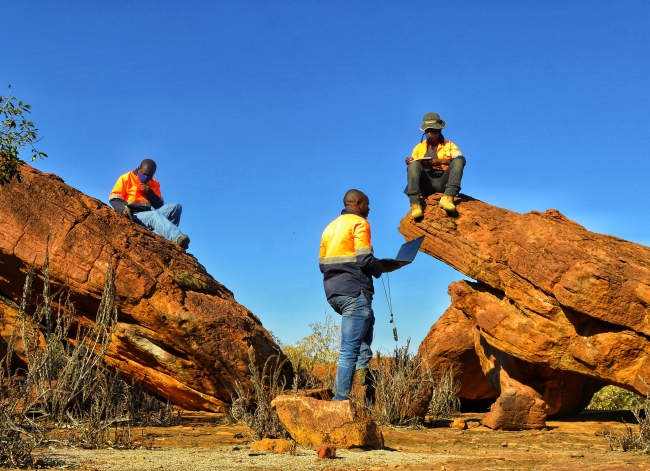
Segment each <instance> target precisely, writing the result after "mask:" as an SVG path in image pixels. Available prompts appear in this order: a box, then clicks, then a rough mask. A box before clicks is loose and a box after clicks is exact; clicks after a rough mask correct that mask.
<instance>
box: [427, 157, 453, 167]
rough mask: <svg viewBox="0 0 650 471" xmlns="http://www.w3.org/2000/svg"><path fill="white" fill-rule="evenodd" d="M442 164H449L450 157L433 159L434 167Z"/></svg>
mask: <svg viewBox="0 0 650 471" xmlns="http://www.w3.org/2000/svg"><path fill="white" fill-rule="evenodd" d="M441 165H449V159H433V160H431V166H432V167H440V166H441Z"/></svg>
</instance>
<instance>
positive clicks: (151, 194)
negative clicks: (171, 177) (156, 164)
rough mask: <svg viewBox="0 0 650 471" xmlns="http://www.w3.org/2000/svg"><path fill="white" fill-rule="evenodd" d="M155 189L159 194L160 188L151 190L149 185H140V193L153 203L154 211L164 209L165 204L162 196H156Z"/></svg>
mask: <svg viewBox="0 0 650 471" xmlns="http://www.w3.org/2000/svg"><path fill="white" fill-rule="evenodd" d="M155 189H157V190H158V193H160V189H159V188H155V187H154V188H151V187H150V186H149V185H145V184H142V185H140V191H141V192H142V193H144V196H145V198H147V200H148V201H149V203H151V206H153V208H154V209H158V208H160V207H162V206H163V205H164V204H165V202H164V201H163V199H162V196H160V195H158V194H156V191H155Z"/></svg>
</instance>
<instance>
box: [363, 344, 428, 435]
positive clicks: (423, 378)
mask: <svg viewBox="0 0 650 471" xmlns="http://www.w3.org/2000/svg"><path fill="white" fill-rule="evenodd" d="M410 343H411V339H408V340H407V341H406V345H405V346H404V347H395V350H394V352H393V355H392V356H391V357H385V358H384V357H382V355H381V353H380V352H377V354H376V356H375V360H376V362H371V364H370V375H371V377H372V384H373V387H374V402H373V401H372V400H366V409H367V410H368V412H369V413H370V415H371V417H372V419H373V420H374V421H375V422H376V423H377V424H379V425H410V426H413V427H417V426H418V425H419V423H420V422H421V419H420V417H418V416H417V415H415V414H414V412H415V411H414V409H415V408H416V407H417V406H418V405H419V404H421V402H422V399H423V398H424V397H427V396H428V395H429V394H430V391H431V387H432V378H431V375H430V372H429V369H428V368H427V366H426V364H425V363H423V362H421V361H419V360H416V359H415V355H414V354H412V353H410V352H409V346H410ZM425 407H426V406H425Z"/></svg>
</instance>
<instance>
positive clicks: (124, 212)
mask: <svg viewBox="0 0 650 471" xmlns="http://www.w3.org/2000/svg"><path fill="white" fill-rule="evenodd" d="M122 216H125V217H127V218H129V219H130V220H131V221H133V214H131V208H129V207H128V206H124V209H123V210H122Z"/></svg>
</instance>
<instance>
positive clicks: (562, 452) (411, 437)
mask: <svg viewBox="0 0 650 471" xmlns="http://www.w3.org/2000/svg"><path fill="white" fill-rule="evenodd" d="M481 417H482V414H463V418H465V419H466V420H467V421H470V422H478V420H480V418H481ZM623 420H625V421H626V422H627V423H630V422H632V421H633V419H632V417H631V415H630V414H629V413H623V412H617V413H614V412H589V413H583V414H580V415H578V416H574V417H570V418H567V419H564V420H561V421H549V422H548V423H547V425H548V428H547V430H544V431H526V432H496V431H492V430H489V429H487V428H484V427H475V428H471V429H468V430H455V429H451V428H449V427H447V426H445V425H446V423H445V422H438V423H437V424H436V425H437V426H436V427H430V428H423V429H419V430H410V429H393V428H384V429H382V430H383V432H384V438H385V442H386V449H384V450H370V451H365V450H342V449H339V450H337V457H336V458H335V459H332V460H319V459H318V458H317V457H316V455H315V452H314V451H312V450H311V449H309V448H298V450H297V453H296V455H295V456H292V455H290V454H275V453H269V452H253V451H251V449H250V446H251V444H252V441H251V440H250V438H249V434H248V431H247V429H246V428H245V427H242V426H232V425H224V424H222V423H221V421H220V420H219V417H218V416H216V415H215V414H207V413H206V414H202V413H198V414H197V413H194V414H192V415H186V416H185V417H184V419H183V423H182V424H181V425H180V426H177V427H168V428H151V429H146V430H145V432H146V433H151V434H152V435H153V436H154V437H155V438H154V449H152V450H145V449H139V450H111V449H108V450H81V449H70V448H53V447H49V448H47V449H37V450H36V451H35V453H34V455H35V456H37V457H40V458H42V459H44V460H45V462H46V463H48V464H50V465H51V467H52V468H55V469H71V470H83V471H91V470H92V471H95V470H97V471H100V470H101V471H103V470H125V471H131V470H132V471H144V470H182V471H194V470H196V471H202V470H211V471H212V470H230V469H232V470H243V469H246V470H282V471H285V470H289V471H290V470H296V471H297V470H300V471H302V470H312V469H313V470H390V469H403V470H436V471H459V470H468V471H473V470H527V471H534V470H538V471H542V470H553V471H560V470H603V471H604V470H612V471H614V470H621V471H622V470H629V471H650V455H648V454H644V453H642V452H627V453H624V452H622V451H611V450H610V448H609V444H608V442H607V440H605V439H604V438H603V436H602V432H603V430H612V431H613V432H614V433H617V432H619V433H620V432H622V431H623V428H624V423H623ZM137 433H140V432H139V431H138V432H137ZM241 436H243V437H244V438H236V437H241Z"/></svg>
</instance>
